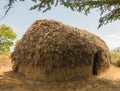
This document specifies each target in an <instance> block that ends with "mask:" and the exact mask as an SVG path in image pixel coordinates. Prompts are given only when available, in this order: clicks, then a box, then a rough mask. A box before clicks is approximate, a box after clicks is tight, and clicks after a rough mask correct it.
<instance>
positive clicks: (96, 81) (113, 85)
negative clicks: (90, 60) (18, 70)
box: [0, 57, 120, 91]
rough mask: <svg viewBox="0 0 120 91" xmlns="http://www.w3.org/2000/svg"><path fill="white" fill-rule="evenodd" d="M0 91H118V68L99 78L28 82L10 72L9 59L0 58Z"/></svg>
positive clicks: (111, 69)
mask: <svg viewBox="0 0 120 91" xmlns="http://www.w3.org/2000/svg"><path fill="white" fill-rule="evenodd" d="M0 91H120V68H118V67H115V66H111V67H110V69H109V70H108V71H107V72H106V73H104V74H101V75H99V76H94V77H92V78H88V79H81V80H74V81H66V82H41V81H37V80H36V81H33V80H28V79H26V78H24V77H23V76H21V75H20V74H15V73H13V72H12V63H11V61H10V59H8V58H5V59H4V58H3V57H0Z"/></svg>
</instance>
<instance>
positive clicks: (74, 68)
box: [11, 20, 111, 81]
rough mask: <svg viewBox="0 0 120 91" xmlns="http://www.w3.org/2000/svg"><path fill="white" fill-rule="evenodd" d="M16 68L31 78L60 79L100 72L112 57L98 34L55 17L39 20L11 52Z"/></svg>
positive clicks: (106, 67) (105, 67) (18, 71)
mask: <svg viewBox="0 0 120 91" xmlns="http://www.w3.org/2000/svg"><path fill="white" fill-rule="evenodd" d="M11 58H12V61H13V64H14V65H13V70H14V72H16V73H23V74H24V75H26V77H28V78H36V79H39V80H43V81H56V80H58V81H61V80H70V79H75V78H81V77H87V76H90V75H93V74H94V75H97V74H100V73H101V72H103V71H105V70H106V69H108V68H109V66H110V62H111V56H110V53H109V49H108V47H107V46H106V44H105V42H104V41H103V40H102V39H100V38H99V37H98V36H96V35H94V34H92V33H89V32H87V31H85V30H80V29H77V28H74V27H71V26H68V25H64V24H62V23H60V22H56V21H53V20H38V21H36V22H34V23H33V24H32V26H31V27H30V28H29V29H28V30H27V32H26V33H25V34H24V36H23V38H22V39H21V40H20V41H19V42H18V43H17V45H16V47H15V49H14V52H13V53H12V56H11Z"/></svg>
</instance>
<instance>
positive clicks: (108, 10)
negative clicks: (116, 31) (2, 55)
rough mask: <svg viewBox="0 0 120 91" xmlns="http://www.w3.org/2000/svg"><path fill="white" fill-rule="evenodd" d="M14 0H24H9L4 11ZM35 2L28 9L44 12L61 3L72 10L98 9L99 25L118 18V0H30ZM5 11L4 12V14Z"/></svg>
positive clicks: (86, 11)
mask: <svg viewBox="0 0 120 91" xmlns="http://www.w3.org/2000/svg"><path fill="white" fill-rule="evenodd" d="M15 1H25V0H9V3H8V5H7V6H6V7H7V11H6V13H7V12H8V11H9V10H10V8H11V7H12V4H13V3H14V2H15ZM31 1H32V2H34V3H35V5H34V6H32V7H31V8H30V10H34V9H38V11H43V12H46V11H47V10H50V9H51V8H52V7H53V6H58V5H63V6H64V7H66V8H70V9H71V10H72V11H78V12H84V14H85V15H87V14H89V13H90V12H91V10H92V9H97V10H98V11H100V18H99V26H98V28H99V27H101V26H103V25H106V24H107V23H109V22H112V21H116V20H119V19H120V0H31ZM6 13H5V14H6Z"/></svg>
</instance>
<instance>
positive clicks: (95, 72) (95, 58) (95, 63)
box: [92, 53, 99, 75]
mask: <svg viewBox="0 0 120 91" xmlns="http://www.w3.org/2000/svg"><path fill="white" fill-rule="evenodd" d="M98 57H99V54H98V53H96V54H95V56H94V61H93V67H92V73H93V75H98V69H97V65H98V61H99V58H98Z"/></svg>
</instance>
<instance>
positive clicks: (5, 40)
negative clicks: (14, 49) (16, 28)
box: [0, 24, 16, 53]
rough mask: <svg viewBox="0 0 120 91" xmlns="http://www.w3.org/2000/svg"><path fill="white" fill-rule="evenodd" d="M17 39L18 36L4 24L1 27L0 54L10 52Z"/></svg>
mask: <svg viewBox="0 0 120 91" xmlns="http://www.w3.org/2000/svg"><path fill="white" fill-rule="evenodd" d="M15 38H16V34H15V33H14V32H13V31H12V29H11V28H10V27H9V26H6V25H4V24H2V25H0V53H1V52H9V51H10V46H12V45H13V44H14V42H13V40H14V39H15Z"/></svg>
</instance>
